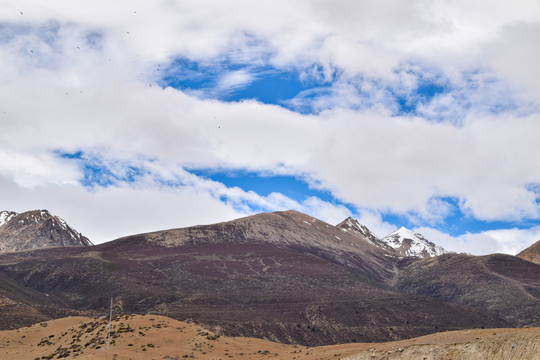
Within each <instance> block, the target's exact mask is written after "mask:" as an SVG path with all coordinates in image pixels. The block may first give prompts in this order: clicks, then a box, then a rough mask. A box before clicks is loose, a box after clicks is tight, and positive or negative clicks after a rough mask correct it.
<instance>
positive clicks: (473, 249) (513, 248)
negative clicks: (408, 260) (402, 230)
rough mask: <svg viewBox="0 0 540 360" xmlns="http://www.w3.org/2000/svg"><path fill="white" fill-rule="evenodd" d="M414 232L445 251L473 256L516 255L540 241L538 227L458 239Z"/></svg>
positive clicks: (424, 230) (421, 229) (427, 230)
mask: <svg viewBox="0 0 540 360" xmlns="http://www.w3.org/2000/svg"><path fill="white" fill-rule="evenodd" d="M414 231H416V232H419V233H421V234H422V235H424V236H425V237H426V238H427V239H429V240H430V241H432V242H434V243H436V244H437V245H441V246H442V247H443V248H445V249H446V250H449V251H455V252H465V253H471V254H473V255H488V254H494V253H503V254H510V255H516V254H518V253H519V252H521V251H523V250H525V249H526V248H527V247H529V246H531V245H532V244H534V243H535V242H537V241H538V240H540V227H538V226H536V227H532V228H530V229H517V228H511V229H500V230H488V231H482V232H479V233H466V234H464V235H461V236H458V237H453V236H451V235H449V234H446V233H444V232H441V231H439V230H436V229H433V228H429V227H419V228H415V229H414Z"/></svg>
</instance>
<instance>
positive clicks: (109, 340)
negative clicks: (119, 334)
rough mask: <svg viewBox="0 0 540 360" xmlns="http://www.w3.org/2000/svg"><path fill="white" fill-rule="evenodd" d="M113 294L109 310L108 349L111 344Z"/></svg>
mask: <svg viewBox="0 0 540 360" xmlns="http://www.w3.org/2000/svg"><path fill="white" fill-rule="evenodd" d="M112 299H113V298H112V296H111V309H110V312H109V336H107V349H108V348H109V344H110V343H111V322H112Z"/></svg>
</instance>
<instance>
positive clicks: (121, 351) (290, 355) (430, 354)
mask: <svg viewBox="0 0 540 360" xmlns="http://www.w3.org/2000/svg"><path fill="white" fill-rule="evenodd" d="M111 333H112V336H111V345H109V347H107V334H108V319H107V318H86V317H69V318H64V319H58V320H53V321H48V322H44V323H40V324H35V325H33V326H30V327H24V328H20V329H18V330H10V331H0V359H10V360H11V359H13V360H24V359H31V360H34V359H62V358H68V359H74V358H76V359H81V360H82V359H112V360H122V359H126V360H127V359H133V360H139V359H141V360H142V359H145V360H146V359H156V360H157V359H165V360H172V359H175V360H180V359H216V360H217V359H270V358H272V359H350V360H353V359H354V360H361V359H370V360H371V359H415V360H416V359H531V360H540V328H526V329H485V330H464V331H452V332H446V333H438V334H433V335H428V336H423V337H419V338H415V339H410V340H404V341H397V342H389V343H380V344H343V345H332V346H323V347H314V348H308V347H305V346H294V345H284V344H279V343H274V342H270V341H266V340H260V339H253V338H230V337H224V336H221V337H219V336H217V335H215V334H214V333H213V332H211V331H208V330H205V329H203V328H202V327H200V326H198V325H196V324H189V323H185V322H180V321H177V320H173V319H171V318H168V317H163V316H158V315H122V316H116V317H114V318H113V322H112V332H111Z"/></svg>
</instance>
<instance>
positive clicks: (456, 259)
mask: <svg viewBox="0 0 540 360" xmlns="http://www.w3.org/2000/svg"><path fill="white" fill-rule="evenodd" d="M396 288H397V289H399V290H401V291H405V292H408V293H413V294H418V295H425V296H429V297H432V298H435V299H439V300H442V301H445V302H452V303H458V304H462V305H467V306H473V307H475V308H478V309H482V310H487V311H489V312H491V313H493V314H496V315H497V316H500V317H501V318H503V319H505V320H506V321H508V322H509V323H511V324H513V325H514V326H523V325H532V326H538V325H540V265H536V264H533V263H531V262H528V261H524V260H522V259H520V258H517V257H515V256H510V255H502V254H494V255H488V256H470V255H462V254H444V255H441V256H437V257H435V258H430V259H424V260H421V261H417V262H415V263H413V264H411V265H410V266H409V267H408V268H407V269H406V270H405V271H404V272H403V273H402V274H401V275H400V277H399V280H398V282H397V286H396Z"/></svg>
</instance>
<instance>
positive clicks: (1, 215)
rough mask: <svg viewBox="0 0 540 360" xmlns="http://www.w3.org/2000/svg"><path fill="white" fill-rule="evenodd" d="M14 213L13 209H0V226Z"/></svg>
mask: <svg viewBox="0 0 540 360" xmlns="http://www.w3.org/2000/svg"><path fill="white" fill-rule="evenodd" d="M15 215H17V213H16V212H13V211H0V227H1V226H2V225H4V224H6V223H7V222H8V221H9V220H11V219H12V218H13V217H14V216H15Z"/></svg>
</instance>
